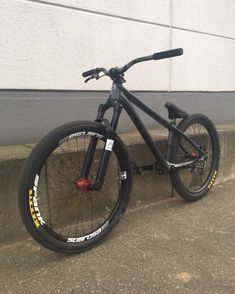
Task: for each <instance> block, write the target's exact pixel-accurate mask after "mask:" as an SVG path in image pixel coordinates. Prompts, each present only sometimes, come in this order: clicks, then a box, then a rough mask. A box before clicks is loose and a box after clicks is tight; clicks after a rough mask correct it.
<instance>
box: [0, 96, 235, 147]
mask: <svg viewBox="0 0 235 294" xmlns="http://www.w3.org/2000/svg"><path fill="white" fill-rule="evenodd" d="M135 94H136V95H137V97H139V98H141V100H142V101H143V102H145V103H146V104H147V105H148V106H149V107H151V108H152V109H153V110H155V111H157V112H158V113H159V114H160V115H162V116H163V117H167V111H166V109H165V108H164V103H165V101H167V100H168V101H171V102H174V103H176V104H177V105H178V106H180V107H181V108H183V109H185V110H186V111H188V112H189V113H197V112H200V113H204V114H206V115H208V116H209V117H210V118H211V119H212V120H213V121H214V122H215V123H217V124H220V123H229V122H234V121H235V92H224V93H217V92H214V93H212V92H201V93H200V92H136V93H135ZM107 95H108V92H103V91H102V92H82V91H77V92H76V91H0V145H8V144H21V143H30V142H36V141H38V140H39V139H40V138H41V137H42V136H44V135H45V134H46V133H47V132H48V131H50V130H52V129H53V128H55V127H56V126H58V125H60V124H63V123H66V122H70V121H74V120H93V119H94V118H95V117H96V113H97V108H98V105H99V103H103V102H105V98H106V97H107ZM141 117H142V118H143V120H144V121H145V123H146V124H147V126H148V127H150V128H155V127H159V126H157V125H156V123H154V122H153V121H152V120H151V119H149V118H147V117H146V116H145V115H143V114H141ZM133 130H134V126H133V125H132V122H131V121H130V120H129V118H128V117H127V115H125V114H124V113H123V114H122V119H121V122H120V125H119V131H120V132H129V131H133Z"/></svg>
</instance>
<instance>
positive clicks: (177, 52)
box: [153, 48, 184, 60]
mask: <svg viewBox="0 0 235 294" xmlns="http://www.w3.org/2000/svg"><path fill="white" fill-rule="evenodd" d="M183 52H184V51H183V49H182V48H177V49H173V50H168V51H162V52H158V53H154V54H153V59H154V60H158V59H163V58H170V57H175V56H180V55H182V54H183Z"/></svg>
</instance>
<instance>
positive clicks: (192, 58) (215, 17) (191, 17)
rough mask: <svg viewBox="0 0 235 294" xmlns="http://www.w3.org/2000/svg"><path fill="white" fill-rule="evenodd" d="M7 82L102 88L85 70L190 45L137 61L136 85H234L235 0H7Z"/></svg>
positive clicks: (1, 72)
mask: <svg viewBox="0 0 235 294" xmlns="http://www.w3.org/2000/svg"><path fill="white" fill-rule="evenodd" d="M0 4H1V11H0V42H1V43H0V80H1V84H0V88H1V89H9V88H10V89H56V90H58V89H67V90H71V89H72V90H93V89H98V90H103V89H109V88H110V82H109V81H108V80H107V79H106V80H105V79H103V80H100V81H99V82H92V83H90V84H88V85H86V84H84V82H83V79H82V78H81V72H82V71H85V70H86V69H90V68H93V67H96V66H105V67H111V66H115V65H122V64H124V63H126V62H127V61H129V60H130V59H133V58H135V57H138V56H142V55H148V54H151V53H154V52H156V51H161V50H168V49H170V48H175V47H183V48H184V50H185V54H184V56H183V57H177V58H174V59H172V60H169V59H168V60H164V61H159V62H147V63H143V64H140V65H137V66H136V67H135V68H133V69H131V70H130V71H129V72H128V74H127V80H128V83H127V86H128V87H129V88H131V89H133V90H167V91H168V90H193V91H232V90H235V17H234V15H235V1H234V0H224V1H221V0H213V1H211V0H191V1H188V0H177V1H173V0H145V1H142V0H130V1H125V0H119V1H108V0H102V1H101V0H99V1H98V0H91V1H80V0H48V1H45V2H44V1H33V0H29V1H27V0H12V1H4V0H1V1H0Z"/></svg>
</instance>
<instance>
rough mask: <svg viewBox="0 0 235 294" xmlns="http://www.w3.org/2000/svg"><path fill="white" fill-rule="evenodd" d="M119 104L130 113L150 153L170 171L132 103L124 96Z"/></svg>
mask: <svg viewBox="0 0 235 294" xmlns="http://www.w3.org/2000/svg"><path fill="white" fill-rule="evenodd" d="M119 102H120V103H121V104H122V106H123V107H124V109H125V110H126V112H127V113H128V115H129V117H130V118H131V120H132V122H133V123H134V125H135V126H136V128H137V129H138V131H139V133H140V134H141V136H142V138H143V139H144V141H145V142H146V144H147V145H148V147H149V149H150V151H151V152H152V154H153V155H154V157H155V158H156V160H158V161H159V162H160V164H161V165H162V167H164V168H165V169H168V164H167V161H166V159H165V158H164V157H163V155H162V153H161V151H160V149H159V147H158V146H157V144H156V143H154V141H153V139H152V137H151V135H150V134H149V132H148V130H147V129H146V128H145V126H144V124H143V123H142V121H141V119H140V118H139V116H138V114H137V112H136V111H135V109H134V108H133V107H132V105H131V104H130V103H128V101H127V100H126V99H125V98H124V97H123V96H120V98H119Z"/></svg>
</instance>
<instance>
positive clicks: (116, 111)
mask: <svg viewBox="0 0 235 294" xmlns="http://www.w3.org/2000/svg"><path fill="white" fill-rule="evenodd" d="M110 107H113V117H112V120H111V124H110V123H109V122H108V120H107V119H104V118H103V117H104V114H105V112H106V111H107V110H108V109H109V108H110ZM121 111H122V106H121V104H119V103H115V104H114V106H113V104H110V103H106V104H101V105H100V107H99V110H98V115H97V119H96V121H97V122H103V123H104V125H105V127H106V132H107V140H106V142H105V145H104V149H103V153H102V157H101V160H100V164H99V167H98V171H97V175H96V180H95V183H94V184H90V185H89V190H99V189H101V187H102V185H103V181H104V176H105V172H106V169H107V166H108V162H109V158H110V154H111V151H112V147H113V144H114V136H115V131H116V128H117V125H118V121H119V117H120V114H121ZM97 140H98V138H95V137H92V138H91V139H90V143H89V146H88V150H87V153H86V157H85V161H84V164H83V168H82V172H81V176H80V178H87V177H88V175H89V172H90V168H91V165H92V162H93V158H94V155H95V150H96V146H97Z"/></svg>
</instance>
